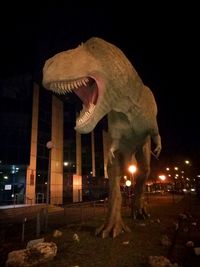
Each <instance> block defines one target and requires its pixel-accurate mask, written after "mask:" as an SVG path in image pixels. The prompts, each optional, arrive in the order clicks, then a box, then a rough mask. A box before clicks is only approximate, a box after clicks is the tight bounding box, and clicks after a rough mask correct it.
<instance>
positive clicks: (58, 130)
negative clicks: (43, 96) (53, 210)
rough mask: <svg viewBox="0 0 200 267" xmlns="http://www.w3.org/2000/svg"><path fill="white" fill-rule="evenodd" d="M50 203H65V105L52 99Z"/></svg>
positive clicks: (56, 99)
mask: <svg viewBox="0 0 200 267" xmlns="http://www.w3.org/2000/svg"><path fill="white" fill-rule="evenodd" d="M51 141H52V143H53V147H52V149H51V164H50V166H51V170H50V174H51V175H50V203H51V204H62V203H63V103H62V101H61V100H59V99H58V98H57V97H55V96H53V97H52V128H51Z"/></svg>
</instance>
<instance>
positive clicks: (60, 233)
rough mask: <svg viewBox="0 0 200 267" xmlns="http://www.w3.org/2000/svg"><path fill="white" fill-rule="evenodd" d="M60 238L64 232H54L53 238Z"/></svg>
mask: <svg viewBox="0 0 200 267" xmlns="http://www.w3.org/2000/svg"><path fill="white" fill-rule="evenodd" d="M59 236H62V232H61V231H59V230H55V231H54V232H53V237H59Z"/></svg>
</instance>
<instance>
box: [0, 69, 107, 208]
mask: <svg viewBox="0 0 200 267" xmlns="http://www.w3.org/2000/svg"><path fill="white" fill-rule="evenodd" d="M0 87H1V90H0V125H1V129H0V205H5V204H13V203H40V202H46V203H51V204H62V203H63V201H64V202H66V201H81V200H82V199H83V197H84V189H85V188H88V184H90V179H91V178H93V179H102V181H104V180H105V179H104V178H105V177H107V175H106V168H105V166H106V153H105V151H106V150H107V146H108V144H107V133H106V123H107V120H106V118H105V119H103V120H102V121H101V122H100V123H99V124H98V125H97V127H96V128H95V130H94V131H93V132H92V133H90V134H86V135H80V134H78V133H76V132H75V130H74V126H75V118H76V114H77V111H78V110H79V109H80V103H79V102H78V101H77V100H76V99H75V98H73V97H70V98H69V97H68V96H65V97H63V98H60V97H58V96H56V95H54V94H52V93H51V92H50V91H47V90H45V89H44V88H43V87H42V86H39V85H38V84H37V83H35V82H34V81H33V78H32V76H31V75H29V74H24V75H21V76H17V77H12V78H9V79H7V80H2V81H1V82H0ZM104 182H105V181H104ZM104 182H103V183H102V184H104ZM48 189H49V190H48Z"/></svg>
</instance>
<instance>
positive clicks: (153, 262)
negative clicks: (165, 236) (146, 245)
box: [149, 256, 174, 267]
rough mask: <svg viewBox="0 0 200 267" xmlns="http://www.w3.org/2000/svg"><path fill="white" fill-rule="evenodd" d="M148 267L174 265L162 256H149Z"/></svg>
mask: <svg viewBox="0 0 200 267" xmlns="http://www.w3.org/2000/svg"><path fill="white" fill-rule="evenodd" d="M149 266H150V267H173V266H174V265H173V264H172V263H171V262H170V260H169V259H167V258H165V257H164V256H150V257H149Z"/></svg>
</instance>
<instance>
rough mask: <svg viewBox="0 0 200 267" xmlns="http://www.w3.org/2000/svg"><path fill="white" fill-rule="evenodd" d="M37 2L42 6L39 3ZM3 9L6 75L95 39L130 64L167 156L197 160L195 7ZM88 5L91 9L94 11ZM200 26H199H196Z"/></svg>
mask: <svg viewBox="0 0 200 267" xmlns="http://www.w3.org/2000/svg"><path fill="white" fill-rule="evenodd" d="M35 2H37V1H35ZM40 2H41V4H40V5H39V3H34V2H33V1H27V3H26V4H18V6H16V7H12V8H11V7H10V6H9V4H8V5H7V7H4V8H1V13H2V15H4V17H3V16H2V17H1V24H0V30H1V64H0V66H1V74H0V77H1V78H4V77H8V76H10V75H13V74H18V73H23V72H27V71H33V72H34V74H35V77H37V78H38V77H40V78H41V70H42V66H43V64H44V61H45V60H46V59H47V58H48V57H50V56H52V55H54V54H55V53H57V52H60V51H62V50H67V49H69V48H73V47H75V46H76V45H78V44H79V43H80V42H82V41H86V40H87V39H88V38H90V37H92V36H98V37H102V38H104V39H106V40H107V41H110V42H112V43H114V44H115V45H117V46H118V47H119V48H121V49H122V50H123V52H124V53H125V54H126V55H127V57H128V58H129V60H130V61H131V62H132V63H133V65H134V66H135V68H136V70H137V71H138V73H139V75H140V76H141V78H142V79H143V82H144V83H145V84H146V85H148V86H149V87H150V88H151V90H152V91H153V93H154V95H155V98H156V100H157V104H158V123H159V127H160V133H161V136H162V140H163V151H162V154H161V157H162V156H166V155H169V156H173V155H174V154H184V155H186V156H187V155H188V157H190V156H191V157H193V158H196V159H197V158H198V157H199V155H200V152H199V151H200V140H199V138H200V129H199V121H200V119H199V113H200V112H199V108H200V105H199V96H198V91H199V84H198V83H197V77H198V76H199V75H197V69H199V67H198V60H197V55H198V54H197V52H198V51H197V47H198V49H199V45H198V41H197V39H198V35H199V32H200V31H199V26H198V24H199V21H198V20H199V16H198V14H197V10H198V9H197V6H195V5H194V4H193V3H192V1H190V2H188V3H187V2H186V1H184V2H186V3H182V2H183V1H182V2H181V3H180V4H176V5H175V4H174V3H171V4H170V2H169V1H166V3H167V4H166V3H165V2H164V1H161V2H162V3H160V4H158V3H157V2H159V1H155V4H153V3H154V2H153V1H146V2H151V3H150V4H147V3H142V1H141V2H140V3H141V4H140V5H138V4H135V3H136V2H134V1H133V2H132V1H129V2H131V4H125V2H124V1H123V3H122V1H120V4H116V3H115V2H116V1H115V2H114V1H113V2H112V1H111V2H109V1H107V3H108V2H109V3H110V7H108V4H107V3H106V2H105V3H103V2H102V1H97V2H96V4H94V2H90V4H89V3H88V2H87V1H86V2H85V1H80V3H81V2H84V5H83V3H82V4H80V3H79V2H78V1H74V4H73V5H69V2H70V1H55V2H54V1H44V2H46V4H45V3H44V2H43V1H40ZM91 3H93V4H92V5H91ZM199 25H200V24H199Z"/></svg>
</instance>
